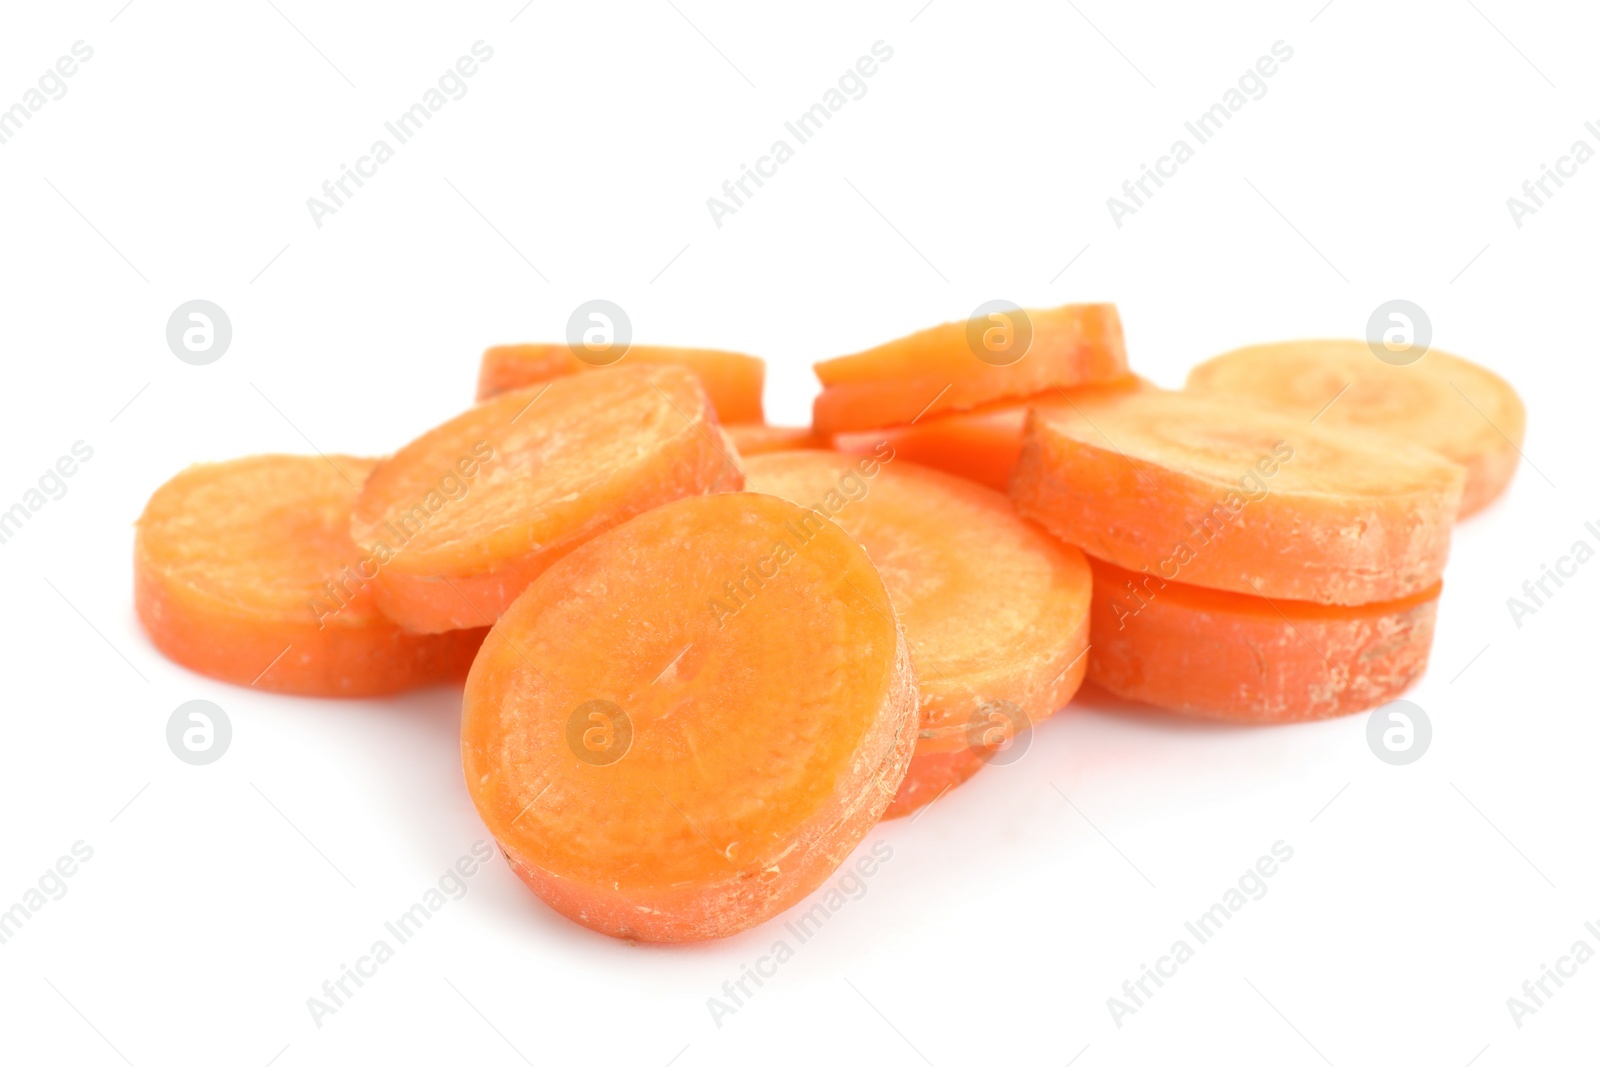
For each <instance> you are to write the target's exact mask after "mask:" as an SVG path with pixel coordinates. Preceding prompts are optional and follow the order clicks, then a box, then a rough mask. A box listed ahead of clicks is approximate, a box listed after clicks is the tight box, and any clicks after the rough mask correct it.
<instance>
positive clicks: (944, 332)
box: [812, 304, 1128, 436]
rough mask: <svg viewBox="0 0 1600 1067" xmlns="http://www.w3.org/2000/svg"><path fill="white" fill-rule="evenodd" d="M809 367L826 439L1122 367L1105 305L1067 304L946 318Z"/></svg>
mask: <svg viewBox="0 0 1600 1067" xmlns="http://www.w3.org/2000/svg"><path fill="white" fill-rule="evenodd" d="M1018 353H1021V354H1020V355H1019V354H1018ZM816 371H817V377H818V378H820V379H821V380H822V386H823V389H822V394H821V395H820V396H818V397H817V399H816V403H815V404H814V406H813V408H812V422H813V423H814V424H815V426H816V428H817V432H818V433H820V434H826V435H830V436H831V435H833V434H839V433H846V432H849V431H851V430H872V429H877V428H879V427H884V426H904V425H907V424H909V423H911V422H913V421H919V422H920V421H921V418H919V416H921V417H922V418H926V417H928V416H930V415H938V414H941V413H943V412H947V411H970V410H971V409H973V408H976V407H979V406H981V405H983V404H988V403H992V402H994V401H996V400H1001V399H1004V398H1007V397H1027V396H1033V395H1035V394H1037V393H1043V392H1045V391H1047V390H1050V389H1052V388H1055V387H1063V388H1065V387H1069V386H1074V385H1085V384H1092V383H1096V382H1108V381H1114V380H1116V379H1118V378H1121V377H1123V376H1125V375H1126V374H1127V373H1128V357H1127V353H1126V351H1125V350H1124V348H1123V343H1122V320H1121V319H1119V318H1118V317H1117V309H1116V307H1115V305H1112V304H1068V305H1065V306H1064V307H1058V308H1050V309H1046V310H1035V311H1027V312H1025V313H1022V314H1018V313H1015V312H1013V313H1011V314H1010V315H1009V316H1001V315H999V314H998V313H997V316H991V317H989V318H985V319H972V320H968V321H964V322H947V323H945V324H944V325H942V326H935V327H933V328H931V329H927V330H922V331H919V332H917V333H914V334H911V335H910V336H909V337H902V338H900V339H899V340H896V341H890V342H889V343H888V344H884V345H879V346H878V347H877V348H870V349H868V350H867V351H865V352H858V353H856V354H855V355H853V356H840V357H839V358H837V359H830V360H825V361H823V362H821V363H818V364H817V365H816Z"/></svg>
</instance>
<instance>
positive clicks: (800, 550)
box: [462, 493, 917, 941]
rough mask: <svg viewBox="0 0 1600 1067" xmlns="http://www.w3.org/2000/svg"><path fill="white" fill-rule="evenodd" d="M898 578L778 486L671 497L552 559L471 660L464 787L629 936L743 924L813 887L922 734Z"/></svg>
mask: <svg viewBox="0 0 1600 1067" xmlns="http://www.w3.org/2000/svg"><path fill="white" fill-rule="evenodd" d="M916 728H917V698H916V678H915V675H914V673H913V669H912V665H911V657H910V655H909V653H908V651H907V649H906V645H905V639H904V637H903V636H902V634H901V632H900V629H899V627H898V626H897V625H896V623H895V621H894V612H893V609H892V608H891V607H890V604H889V597H888V594H887V592H886V591H885V590H884V586H883V581H882V579H880V578H879V577H878V573H877V571H876V570H874V569H873V566H872V563H871V561H870V560H868V558H867V555H866V553H865V552H863V551H862V549H861V546H859V545H857V544H856V543H855V542H854V541H853V540H851V539H850V537H849V536H848V535H846V534H845V533H844V532H843V531H842V530H840V529H839V528H838V527H837V526H834V525H833V524H831V523H829V522H826V521H824V520H822V519H820V518H819V517H817V516H816V515H814V514H812V513H810V512H808V511H806V510H805V509H804V508H800V507H797V506H796V505H794V504H791V503H789V502H787V501H784V500H779V499H777V498H775V497H770V496H763V495H760V494H757V493H724V494H719V495H714V496H707V497H697V498H693V499H689V500H680V501H677V502H676V503H672V504H668V505H666V506H665V507H661V508H657V509H655V510H654V511H650V512H646V513H645V514H643V515H641V516H639V517H638V518H635V519H634V520H633V521H631V522H628V523H626V524H624V525H622V526H619V527H617V528H616V529H614V530H611V531H609V532H608V533H605V534H602V535H601V536H599V537H597V538H595V539H594V540H593V541H590V542H589V543H588V544H586V545H584V546H583V547H581V548H579V549H577V550H576V551H574V552H573V553H571V554H570V555H568V556H567V557H566V558H565V559H562V560H561V561H560V562H558V563H556V564H555V565H554V566H553V567H551V568H550V569H549V570H548V571H546V572H545V573H544V574H543V575H541V576H540V577H539V578H538V579H537V580H536V581H535V582H534V583H533V584H532V585H531V586H529V587H528V589H527V591H526V592H525V593H524V594H523V595H522V596H521V597H520V598H519V599H518V600H517V602H516V603H515V604H513V605H512V606H511V609H510V610H509V611H507V612H506V614H505V615H504V616H503V617H502V618H501V619H500V621H499V622H498V623H496V624H495V627H494V629H493V630H491V631H490V635H489V638H488V640H487V641H485V642H484V646H483V651H482V652H481V653H480V654H479V656H478V659H477V662H476V663H474V664H473V667H472V674H471V676H470V677H469V678H468V679H467V690H466V697H465V703H464V714H463V724H462V753H463V758H464V763H465V769H466V778H467V788H468V790H469V791H470V792H471V794H472V799H473V802H474V803H475V804H476V805H477V807H478V812H479V814H480V815H481V816H482V817H483V820H484V822H485V824H487V826H488V827H489V830H490V831H491V832H492V833H493V834H494V836H495V838H496V839H497V840H498V841H499V842H500V845H501V848H502V849H503V850H504V852H505V854H506V856H507V858H508V859H509V860H510V861H511V865H512V868H513V869H514V870H515V871H516V872H517V874H518V875H520V876H521V878H522V879H523V881H525V882H526V883H527V884H528V886H529V887H530V888H531V889H532V890H533V891H534V892H535V893H536V894H538V895H539V896H540V897H541V898H542V899H543V900H544V901H545V902H546V903H548V904H549V905H550V906H551V907H553V908H555V909H556V910H557V911H559V912H561V913H562V914H563V915H566V916H567V917H568V918H571V919H573V920H574V921H576V922H579V923H582V924H583V925H585V926H588V927H591V928H593V929H595V930H599V931H600V932H602V933H606V934H610V935H612V936H614V937H628V938H637V939H640V940H645V941H696V940H701V939H705V938H713V937H726V936H727V935H729V934H733V933H737V932H738V931H740V930H743V929H746V928H747V927H750V926H754V925H755V924H757V923H759V922H762V921H763V920H765V919H767V918H770V917H771V916H773V915H775V914H777V913H778V912H780V911H782V910H783V909H784V908H786V907H788V906H789V905H790V904H792V903H794V902H795V901H797V900H799V899H800V898H801V897H803V896H804V895H805V894H806V893H808V892H810V891H811V890H812V889H814V888H816V886H817V885H819V884H820V883H821V882H822V881H823V880H824V879H825V878H827V876H828V875H829V874H830V873H831V872H832V871H833V870H834V869H835V868H836V867H837V866H838V865H839V863H840V862H841V861H842V860H843V859H844V857H845V856H846V855H847V854H848V853H849V852H850V850H851V849H852V848H854V847H855V845H856V844H857V843H858V842H859V841H860V840H861V838H862V837H863V836H864V835H865V834H866V832H867V830H869V829H870V828H871V827H872V825H873V823H875V822H876V821H877V820H878V818H879V817H880V815H881V814H882V812H883V809H884V807H885V806H886V805H887V804H888V803H889V800H890V798H891V797H892V796H893V795H894V790H895V787H896V786H897V785H899V783H900V779H901V778H902V777H904V775H905V771H906V765H907V763H908V762H909V760H910V758H911V749H912V746H913V744H914V741H915V738H916Z"/></svg>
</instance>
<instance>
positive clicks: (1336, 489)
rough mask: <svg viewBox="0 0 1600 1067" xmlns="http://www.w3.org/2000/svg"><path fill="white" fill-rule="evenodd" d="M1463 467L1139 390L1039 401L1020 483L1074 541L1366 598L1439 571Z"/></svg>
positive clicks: (1153, 567) (1033, 507)
mask: <svg viewBox="0 0 1600 1067" xmlns="http://www.w3.org/2000/svg"><path fill="white" fill-rule="evenodd" d="M1463 478H1464V471H1463V470H1462V469H1461V467H1459V466H1458V465H1456V464H1454V463H1451V462H1450V461H1448V460H1446V459H1444V458H1442V457H1440V456H1439V455H1437V454H1436V453H1434V452H1431V451H1429V450H1427V449H1425V448H1422V447H1420V446H1418V445H1413V444H1410V443H1408V442H1404V441H1399V440H1396V439H1393V438H1386V437H1379V436H1376V435H1370V434H1364V433H1361V432H1359V431H1354V430H1332V429H1327V428H1325V427H1322V426H1319V425H1314V424H1312V423H1310V422H1309V421H1308V420H1305V419H1299V418H1291V417H1287V416H1283V415H1276V414H1272V413H1270V412H1266V411H1263V410H1261V409H1259V408H1256V407H1252V406H1250V405H1246V404H1241V403H1237V402H1229V401H1224V400H1218V399H1213V398H1210V397H1202V396H1199V395H1197V394H1194V393H1169V392H1162V391H1137V392H1130V393H1124V394H1120V395H1116V396H1106V397H1100V398H1096V399H1094V400H1092V401H1086V402H1084V403H1082V404H1079V405H1077V406H1076V408H1075V409H1073V410H1071V411H1060V410H1051V411H1044V410H1037V411H1035V412H1034V413H1033V414H1032V415H1031V416H1030V421H1029V425H1028V430H1027V436H1026V439H1025V441H1024V444H1023V448H1022V458H1021V459H1020V460H1019V461H1018V463H1017V471H1016V475H1015V476H1014V478H1013V479H1012V483H1011V495H1012V498H1013V499H1014V500H1015V501H1016V502H1017V507H1018V509H1019V510H1020V511H1021V512H1022V513H1023V514H1024V515H1027V516H1029V517H1030V518H1033V519H1036V520H1038V521H1039V522H1040V523H1042V524H1043V525H1044V526H1045V527H1046V528H1047V529H1049V530H1050V531H1051V532H1052V533H1054V534H1055V535H1056V536H1058V537H1060V538H1061V539H1062V540H1064V541H1066V542H1068V543H1069V544H1075V545H1077V546H1078V547H1080V548H1082V549H1083V550H1084V551H1085V552H1087V553H1089V554H1090V555H1091V556H1095V557H1097V558H1099V559H1103V560H1107V561H1109V562H1112V563H1116V564H1118V565H1120V566H1123V567H1127V568H1129V569H1131V570H1140V571H1144V570H1147V571H1148V572H1150V573H1152V574H1156V575H1158V576H1159V577H1162V578H1165V579H1168V580H1173V579H1177V580H1180V581H1183V582H1187V583H1189V584H1192V585H1202V586H1206V587H1208V588H1212V589H1228V590H1234V591H1237V592H1254V593H1259V594H1260V595H1262V596H1268V597H1274V598H1281V599H1290V600H1307V601H1314V602H1316V603H1322V604H1365V603H1370V602H1374V601H1383V600H1395V599H1398V598H1400V597H1405V596H1410V595H1411V594H1413V593H1418V592H1421V591H1422V590H1424V589H1427V588H1429V587H1430V586H1432V585H1434V584H1435V583H1436V582H1438V581H1439V575H1440V573H1441V572H1442V571H1443V569H1444V563H1445V559H1446V557H1447V556H1448V555H1449V551H1450V529H1451V526H1452V524H1453V523H1454V521H1455V516H1456V510H1457V508H1458V507H1459V506H1460V501H1461V486H1462V481H1463Z"/></svg>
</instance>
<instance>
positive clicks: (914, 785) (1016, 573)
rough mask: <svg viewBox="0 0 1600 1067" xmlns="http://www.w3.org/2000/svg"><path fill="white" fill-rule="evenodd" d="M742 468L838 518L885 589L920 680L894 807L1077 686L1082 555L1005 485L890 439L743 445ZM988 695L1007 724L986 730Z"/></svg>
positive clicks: (761, 485)
mask: <svg viewBox="0 0 1600 1067" xmlns="http://www.w3.org/2000/svg"><path fill="white" fill-rule="evenodd" d="M745 473H746V478H747V479H748V484H749V486H750V488H751V489H753V490H755V491H757V492H764V493H771V494H773V495H774V496H781V497H783V498H785V499H787V500H792V501H794V502H796V503H798V504H803V505H806V506H808V507H809V508H810V509H811V510H812V511H814V512H816V513H818V514H820V515H824V516H827V517H829V518H831V519H833V521H834V522H836V523H838V524H839V525H840V526H842V527H844V529H845V530H846V531H847V532H848V533H849V534H850V535H851V536H853V537H854V538H856V540H858V541H860V542H861V544H862V546H863V547H864V548H865V549H866V550H867V555H869V556H870V557H872V561H873V562H874V563H876V564H877V566H878V572H879V573H880V574H882V575H883V580H884V584H885V585H887V586H888V588H889V599H890V600H891V601H892V602H893V603H894V608H895V611H896V612H897V613H898V615H899V617H900V622H901V624H902V625H903V626H904V627H905V630H906V640H907V642H908V643H909V644H910V645H911V654H912V656H913V657H915V659H916V662H917V677H918V679H919V687H920V689H921V692H922V729H921V733H920V734H919V736H918V740H917V754H916V757H915V758H914V759H913V760H912V764H911V770H910V771H909V772H908V773H907V778H908V780H909V781H910V782H911V788H910V789H909V790H908V791H907V799H906V802H905V803H901V802H900V801H898V800H897V802H896V807H895V809H894V810H895V811H896V812H897V813H899V814H904V813H905V812H906V811H910V810H914V808H915V806H917V805H916V804H913V803H912V802H911V800H912V799H913V798H912V797H911V796H910V794H911V793H913V792H920V793H921V797H920V802H923V803H925V802H926V801H927V800H931V799H933V796H934V795H936V794H935V793H933V792H932V791H930V790H927V789H925V788H924V789H921V790H919V789H918V786H919V783H926V782H929V781H933V782H950V783H952V784H953V782H954V781H960V780H962V779H964V778H965V777H968V776H970V775H971V773H972V772H973V771H976V770H977V767H976V766H975V765H972V764H971V762H970V761H968V760H965V759H964V757H965V756H966V755H969V754H977V755H981V756H983V757H988V756H989V754H990V747H991V745H992V744H1006V743H1007V742H1009V741H1010V740H1011V739H1012V737H1011V736H1010V735H1013V734H1014V733H1015V731H1017V730H1022V729H1027V728H1028V727H1029V726H1030V725H1032V724H1036V723H1038V722H1039V721H1040V720H1042V719H1044V718H1045V717H1046V716H1048V715H1050V714H1051V713H1052V712H1054V711H1055V710H1056V709H1057V708H1059V707H1061V705H1063V704H1065V703H1066V702H1067V701H1068V700H1069V699H1071V697H1072V694H1073V692H1075V691H1076V690H1077V688H1078V683H1079V682H1080V681H1081V680H1082V678H1083V673H1084V670H1085V667H1086V664H1085V660H1084V655H1083V652H1084V649H1085V648H1086V646H1087V644H1088V640H1089V625H1088V612H1089V585H1090V582H1089V567H1088V564H1087V563H1085V562H1084V558H1083V553H1081V552H1079V551H1078V550H1077V549H1075V548H1072V547H1071V546H1069V545H1064V544H1062V543H1060V542H1059V541H1057V540H1056V539H1055V538H1053V537H1050V536H1049V535H1048V534H1046V533H1045V532H1044V531H1043V530H1040V529H1039V528H1038V527H1036V526H1034V525H1033V524H1031V523H1029V522H1026V521H1024V520H1023V519H1022V518H1020V517H1019V516H1018V515H1017V513H1016V509H1015V508H1013V507H1012V505H1011V502H1010V501H1009V500H1007V499H1006V498H1005V497H1004V496H1002V495H1001V494H999V493H996V492H995V491H994V490H992V489H987V488H985V487H983V486H981V485H974V484H973V483H971V482H969V481H966V480H965V479H962V478H957V477H955V476H953V475H949V474H945V473H943V472H941V471H935V470H929V469H928V468H926V467H919V466H916V465H915V464H911V463H906V462H904V461H902V460H899V459H898V458H895V457H894V453H892V452H889V451H887V450H884V451H882V452H880V453H879V455H878V456H876V457H867V458H857V457H852V456H844V455H840V454H838V453H835V452H815V451H813V452H779V453H773V454H771V455H766V456H755V457H753V458H751V459H750V460H749V462H748V463H747V465H746V472H745ZM996 707H1003V708H1005V709H1006V715H1005V716H1004V720H1005V721H1004V722H1002V723H1001V724H1000V725H1001V726H1002V727H1003V728H1004V730H1005V731H1006V732H1007V734H1008V736H1004V737H999V738H994V739H993V740H991V731H992V727H993V724H992V723H991V721H990V714H991V710H992V709H993V708H996ZM952 764H956V765H958V768H959V765H962V764H965V774H959V769H957V770H952V766H951V765H952ZM936 768H937V769H936ZM957 775H959V776H957Z"/></svg>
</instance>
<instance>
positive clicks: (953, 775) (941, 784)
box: [883, 671, 1083, 820]
mask: <svg viewBox="0 0 1600 1067" xmlns="http://www.w3.org/2000/svg"><path fill="white" fill-rule="evenodd" d="M1078 673H1079V681H1082V677H1083V672H1082V671H1079V672H1078ZM990 752H991V750H990V749H988V748H985V747H980V746H978V745H974V746H973V747H971V748H958V749H955V750H953V751H950V752H918V753H917V754H916V755H914V756H913V757H912V758H911V768H910V769H909V770H908V771H906V776H905V780H904V781H902V782H901V783H900V788H899V789H898V790H897V791H896V792H895V794H894V800H892V801H890V802H889V806H888V807H887V808H885V809H884V812H883V817H884V819H886V820H887V819H898V818H900V817H901V816H904V815H910V814H912V813H914V812H916V811H919V810H921V809H922V808H925V807H927V806H928V805H929V804H932V803H933V802H934V801H935V800H938V799H939V798H940V797H942V796H944V795H945V794H946V793H948V792H950V790H952V789H954V788H955V787H956V786H958V785H960V784H961V783H962V782H965V781H966V780H967V779H968V778H971V777H972V776H973V775H975V774H977V773H978V772H979V771H981V770H983V768H984V767H986V766H988V764H989V756H990Z"/></svg>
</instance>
